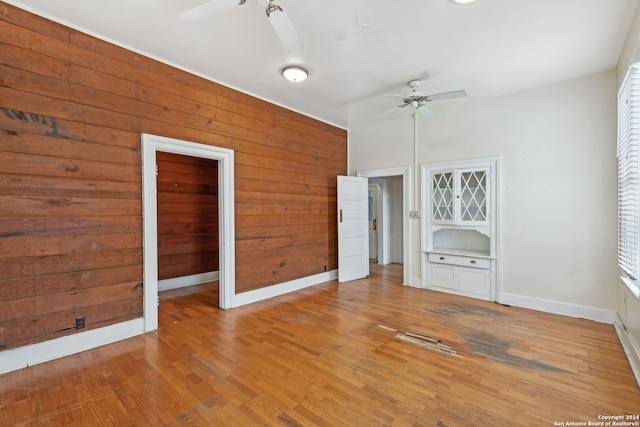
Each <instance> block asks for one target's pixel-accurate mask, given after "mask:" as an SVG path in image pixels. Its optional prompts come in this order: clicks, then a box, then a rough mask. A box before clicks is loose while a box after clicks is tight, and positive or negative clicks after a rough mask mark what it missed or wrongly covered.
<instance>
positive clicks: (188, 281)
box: [158, 271, 220, 292]
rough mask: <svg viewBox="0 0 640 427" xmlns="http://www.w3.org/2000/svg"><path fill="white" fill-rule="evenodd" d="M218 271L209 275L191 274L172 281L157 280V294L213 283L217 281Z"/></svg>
mask: <svg viewBox="0 0 640 427" xmlns="http://www.w3.org/2000/svg"><path fill="white" fill-rule="evenodd" d="M219 278H220V274H219V272H218V271H212V272H209V273H201V274H192V275H190V276H183V277H175V278H173V279H164V280H158V292H162V291H169V290H171V289H179V288H184V287H187V286H193V285H199V284H200V283H205V282H213V281H214V280H219Z"/></svg>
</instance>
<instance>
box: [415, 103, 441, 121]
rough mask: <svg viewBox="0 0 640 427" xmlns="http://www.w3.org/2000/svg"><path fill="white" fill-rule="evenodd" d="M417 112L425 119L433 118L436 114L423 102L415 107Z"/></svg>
mask: <svg viewBox="0 0 640 427" xmlns="http://www.w3.org/2000/svg"><path fill="white" fill-rule="evenodd" d="M417 110H418V114H420V115H421V116H422V117H424V118H425V119H435V118H436V117H438V115H437V114H436V113H435V111H433V110H432V109H431V108H429V107H427V106H426V105H424V104H421V105H419V106H418V108H417Z"/></svg>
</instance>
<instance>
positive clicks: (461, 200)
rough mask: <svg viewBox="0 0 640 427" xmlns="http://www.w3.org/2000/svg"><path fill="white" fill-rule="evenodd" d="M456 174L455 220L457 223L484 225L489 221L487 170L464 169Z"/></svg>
mask: <svg viewBox="0 0 640 427" xmlns="http://www.w3.org/2000/svg"><path fill="white" fill-rule="evenodd" d="M457 172H458V177H457V178H458V182H457V190H458V193H457V194H458V195H457V198H458V206H457V208H456V209H457V212H456V214H457V218H456V219H457V220H458V221H459V223H474V224H479V223H486V222H487V221H488V220H489V217H488V212H487V205H488V200H487V190H488V181H489V170H488V169H466V170H458V171H457Z"/></svg>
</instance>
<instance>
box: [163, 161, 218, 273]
mask: <svg viewBox="0 0 640 427" xmlns="http://www.w3.org/2000/svg"><path fill="white" fill-rule="evenodd" d="M156 163H157V166H158V168H157V171H158V172H157V173H158V175H157V189H158V279H159V280H164V279H172V278H175V277H184V276H191V275H194V274H200V273H210V272H213V271H218V248H219V243H218V161H217V160H212V159H203V158H198V157H190V156H183V155H180V154H173V153H163V152H161V151H158V152H156Z"/></svg>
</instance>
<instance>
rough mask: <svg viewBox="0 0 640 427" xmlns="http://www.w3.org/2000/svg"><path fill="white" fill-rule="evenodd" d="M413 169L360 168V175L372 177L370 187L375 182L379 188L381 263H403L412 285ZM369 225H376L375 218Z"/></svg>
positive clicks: (406, 278) (378, 255) (378, 256)
mask: <svg viewBox="0 0 640 427" xmlns="http://www.w3.org/2000/svg"><path fill="white" fill-rule="evenodd" d="M409 172H410V168H409V167H400V168H391V169H371V170H361V171H358V176H359V177H363V178H368V181H369V189H370V190H371V189H372V187H371V186H372V185H373V186H377V187H378V188H379V193H378V194H379V195H380V197H379V198H378V213H377V215H378V217H377V218H375V219H376V225H375V226H376V228H377V230H376V232H377V233H376V239H377V242H376V259H377V264H379V265H387V264H391V263H397V264H402V265H403V267H402V270H403V284H404V285H409V284H410V272H411V257H410V256H409V248H410V247H411V246H410V245H411V236H409V235H408V229H409V228H408V223H407V222H408V221H407V219H408V218H409V204H408V202H409V194H411V180H410V179H409ZM373 203H374V205H375V202H373ZM374 212H375V206H374ZM369 226H370V228H372V225H371V221H370V225H369ZM371 254H372V253H371V252H370V256H371Z"/></svg>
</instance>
